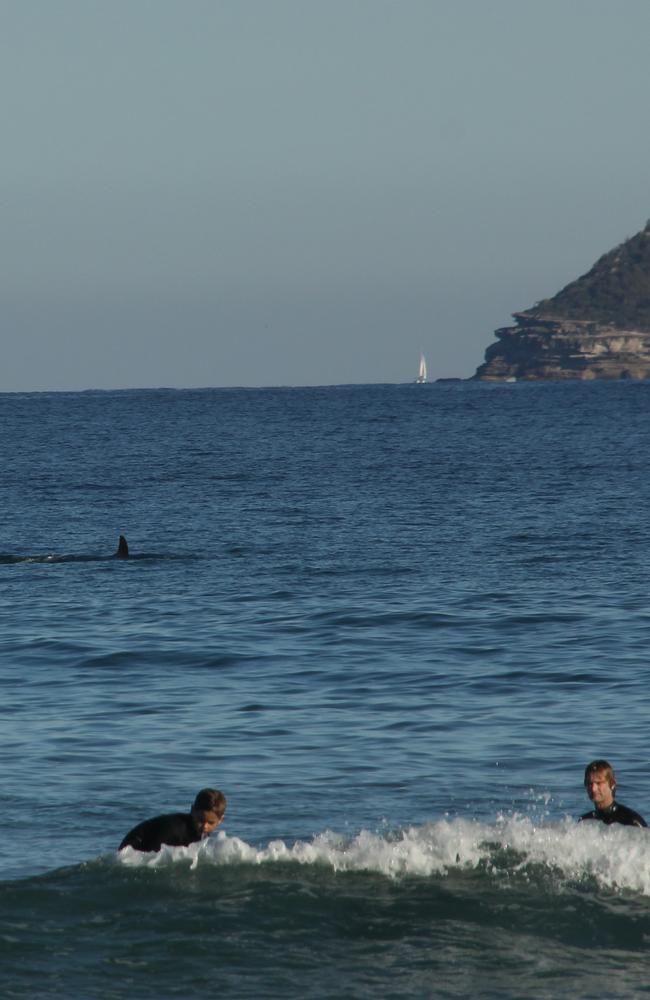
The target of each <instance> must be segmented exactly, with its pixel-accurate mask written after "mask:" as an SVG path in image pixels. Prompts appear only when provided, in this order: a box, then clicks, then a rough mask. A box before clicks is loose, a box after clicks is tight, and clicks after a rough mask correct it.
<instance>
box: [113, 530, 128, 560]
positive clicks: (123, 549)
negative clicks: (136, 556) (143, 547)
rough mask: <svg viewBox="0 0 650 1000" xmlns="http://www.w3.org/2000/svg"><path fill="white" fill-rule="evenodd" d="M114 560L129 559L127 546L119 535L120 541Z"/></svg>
mask: <svg viewBox="0 0 650 1000" xmlns="http://www.w3.org/2000/svg"><path fill="white" fill-rule="evenodd" d="M115 558H116V559H128V558H129V546H128V544H127V541H126V538H125V537H124V535H120V539H119V541H118V543H117V549H116V551H115Z"/></svg>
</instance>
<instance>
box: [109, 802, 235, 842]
mask: <svg viewBox="0 0 650 1000" xmlns="http://www.w3.org/2000/svg"><path fill="white" fill-rule="evenodd" d="M225 812H226V796H225V795H224V794H223V792H219V791H217V789H215V788H204V789H203V790H202V791H200V792H199V793H198V795H197V796H196V798H195V799H194V804H193V805H192V808H191V810H190V812H189V813H166V814H165V815H163V816H154V817H153V819H146V820H144V821H143V822H142V823H138V825H137V826H134V827H133V829H132V830H131V831H130V832H129V833H127V835H126V837H125V838H124V840H123V841H122V843H121V844H120V846H119V847H118V850H119V851H121V850H122V848H123V847H133V848H134V849H135V850H136V851H159V850H160V848H161V847H162V846H163V844H168V845H169V846H170V847H187V846H188V844H194V843H196V841H197V840H203V839H204V838H205V837H208V836H209V835H210V834H211V833H212V831H213V830H216V828H217V827H218V826H219V824H220V823H221V821H222V820H223V817H224V815H225Z"/></svg>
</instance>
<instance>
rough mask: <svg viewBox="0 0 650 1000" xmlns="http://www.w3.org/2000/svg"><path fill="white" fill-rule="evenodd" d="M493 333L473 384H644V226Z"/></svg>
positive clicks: (647, 278)
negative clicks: (477, 381) (620, 381)
mask: <svg viewBox="0 0 650 1000" xmlns="http://www.w3.org/2000/svg"><path fill="white" fill-rule="evenodd" d="M513 319H514V320H515V324H516V325H515V326H509V327H503V328H502V329H500V330H496V331H495V333H496V336H497V342H496V343H494V344H491V345H490V346H489V347H488V349H487V350H486V352H485V361H484V363H483V364H482V365H480V366H479V367H478V368H477V370H476V374H475V375H474V376H473V378H475V379H480V380H483V381H488V382H502V381H506V380H514V379H516V380H534V379H621V378H630V379H645V378H650V221H649V222H648V223H647V224H646V226H645V228H644V229H643V230H642V231H641V232H640V233H637V234H636V236H632V237H631V238H630V239H628V240H626V241H625V242H624V243H621V244H620V246H618V247H615V248H614V249H613V250H610V251H609V253H607V254H605V255H604V256H603V257H601V258H600V260H598V261H597V262H596V263H595V264H594V266H593V267H592V268H591V270H590V271H589V272H588V273H587V274H584V275H583V276H582V277H580V278H578V279H577V280H576V281H573V282H571V284H569V285H567V286H566V287H565V288H563V289H562V291H560V292H558V294H557V295H555V296H554V297H553V298H551V299H544V300H543V301H542V302H538V303H537V304H536V305H534V306H533V307H532V308H531V309H527V310H525V311H524V312H518V313H514V314H513Z"/></svg>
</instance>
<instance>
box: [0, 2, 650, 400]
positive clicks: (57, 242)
mask: <svg viewBox="0 0 650 1000" xmlns="http://www.w3.org/2000/svg"><path fill="white" fill-rule="evenodd" d="M0 15H1V20H0V91H1V93H2V98H1V99H0V126H1V135H2V156H1V158H0V183H1V192H2V241H1V244H0V245H1V247H2V249H1V251H0V254H1V256H0V274H1V282H2V354H1V360H0V373H1V374H0V390H31V389H83V388H112V387H116V388H120V387H132V386H160V385H168V386H220V385H224V386H225V385H285V384H294V385H318V384H331V383H343V382H402V381H409V380H410V379H412V378H414V377H415V374H416V368H417V361H418V355H419V351H420V350H421V349H422V350H423V351H424V352H425V354H426V355H427V359H428V362H429V373H430V376H431V377H432V378H436V377H439V376H452V375H458V376H469V375H471V374H472V373H473V372H474V370H475V368H476V366H477V365H478V364H479V363H480V362H481V361H482V359H483V354H484V351H485V348H486V347H487V346H488V344H490V343H491V342H492V340H493V330H494V329H495V328H496V327H498V326H503V325H506V324H508V322H509V320H510V313H511V312H512V311H514V310H517V309H522V308H527V307H528V306H531V305H532V304H533V303H534V302H535V301H537V300H538V299H540V298H543V297H546V296H548V295H552V294H553V293H555V292H556V291H558V290H559V288H560V287H562V286H563V285H565V284H566V283H567V282H568V281H570V280H572V279H573V278H575V277H577V276H578V275H579V274H581V273H584V271H586V270H587V269H588V268H589V267H590V266H591V264H592V263H593V262H594V261H595V260H596V259H597V258H598V257H599V256H600V255H601V254H602V253H604V252H605V251H607V250H609V249H610V248H611V247H612V246H614V245H615V244H617V243H619V242H621V241H622V240H623V239H625V238H626V237H627V236H631V235H632V234H633V233H635V232H636V231H637V230H639V229H641V228H642V227H643V226H644V224H645V222H646V220H647V218H648V216H650V191H649V186H650V127H649V120H648V119H649V117H650V60H649V59H648V51H649V50H650V2H648V0H618V2H617V3H612V2H611V0H489V2H488V0H318V2H317V0H0Z"/></svg>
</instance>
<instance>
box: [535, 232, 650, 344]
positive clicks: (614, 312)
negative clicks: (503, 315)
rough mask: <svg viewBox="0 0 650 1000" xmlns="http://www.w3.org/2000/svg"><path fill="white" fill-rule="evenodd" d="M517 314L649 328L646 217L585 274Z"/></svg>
mask: <svg viewBox="0 0 650 1000" xmlns="http://www.w3.org/2000/svg"><path fill="white" fill-rule="evenodd" d="M521 315H523V316H525V317H529V318H531V319H533V318H536V317H539V318H541V317H549V318H557V319H574V320H590V321H596V322H598V323H601V324H603V325H607V326H614V327H618V328H619V329H624V330H650V220H649V221H648V222H647V223H646V226H645V228H644V229H642V230H641V232H640V233H637V234H636V236H632V237H631V238H630V239H628V240H625V242H624V243H621V244H620V246H617V247H614V249H613V250H610V251H609V253H606V254H604V255H603V256H602V257H601V258H600V259H599V260H598V261H596V263H595V264H594V266H593V267H592V268H591V270H590V271H588V272H587V274H583V275H582V277H580V278H578V279H577V280H576V281H572V282H571V284H569V285H567V286H566V287H565V288H563V289H562V290H561V291H560V292H558V293H557V295H554V296H553V298H550V299H543V300H542V301H541V302H537V303H536V304H535V305H534V306H533V307H532V308H531V309H527V310H525V311H524V312H523V313H522V314H521Z"/></svg>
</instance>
